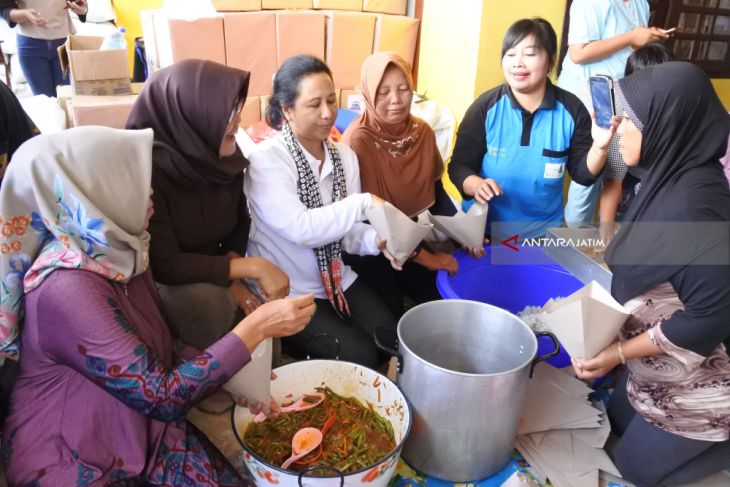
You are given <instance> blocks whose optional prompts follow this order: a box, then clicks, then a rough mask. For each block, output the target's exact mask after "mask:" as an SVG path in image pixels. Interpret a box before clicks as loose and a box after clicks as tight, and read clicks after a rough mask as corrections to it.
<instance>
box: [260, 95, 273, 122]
mask: <svg viewBox="0 0 730 487" xmlns="http://www.w3.org/2000/svg"><path fill="white" fill-rule="evenodd" d="M269 98H271V95H264V96H260V97H259V103H260V107H261V108H260V109H261V120H266V107H267V106H268V105H269Z"/></svg>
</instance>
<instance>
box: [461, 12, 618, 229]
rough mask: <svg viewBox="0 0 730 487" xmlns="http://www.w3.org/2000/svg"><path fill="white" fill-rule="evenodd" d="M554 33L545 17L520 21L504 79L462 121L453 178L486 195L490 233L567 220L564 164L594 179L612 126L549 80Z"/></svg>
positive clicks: (478, 196)
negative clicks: (602, 124) (594, 120)
mask: <svg viewBox="0 0 730 487" xmlns="http://www.w3.org/2000/svg"><path fill="white" fill-rule="evenodd" d="M556 51H557V38H556V35H555V31H554V30H553V28H552V26H551V25H550V23H548V22H547V21H546V20H544V19H540V18H534V19H522V20H518V21H517V22H515V23H514V24H512V26H511V27H510V28H509V30H508V31H507V34H506V35H505V38H504V40H503V43H502V69H503V70H504V76H505V78H506V80H507V82H506V83H504V84H502V85H500V86H498V87H496V88H493V89H491V90H489V91H487V92H486V93H484V94H482V95H481V96H480V97H479V98H477V99H476V101H474V103H472V105H471V106H470V107H469V109H468V110H467V112H466V115H465V116H464V120H463V121H462V123H461V125H460V126H459V131H458V133H457V138H456V146H455V147H454V153H453V155H452V157H451V163H450V164H449V176H450V177H451V180H452V181H453V183H454V184H455V185H456V187H457V188H459V191H461V193H462V196H463V197H464V202H463V207H464V209H465V210H466V209H468V208H469V207H470V206H471V205H472V204H473V201H474V200H476V201H478V202H480V203H484V202H487V201H489V213H488V220H487V229H486V232H485V233H486V234H488V235H491V236H492V237H493V238H506V237H510V236H512V235H515V234H518V235H519V237H520V238H523V237H524V238H534V237H539V236H542V235H545V233H546V232H547V229H548V228H550V227H555V226H560V225H561V223H562V222H563V179H564V176H565V172H566V169H567V171H568V173H570V176H571V177H572V178H573V179H574V180H576V181H578V182H581V183H583V184H592V183H593V181H595V179H596V176H597V175H599V174H600V173H601V171H602V170H603V166H604V164H605V163H606V153H607V148H608V142H609V140H610V136H611V134H612V133H613V129H612V130H603V129H600V128H597V127H596V128H594V130H593V134H592V137H591V118H590V116H589V115H588V111H587V110H586V109H585V107H584V106H583V104H582V103H581V102H580V100H579V99H578V98H577V97H576V96H575V95H573V94H572V93H569V92H567V91H565V90H563V89H561V88H558V87H556V86H553V84H552V83H551V82H550V81H549V80H548V77H547V75H548V72H549V71H550V69H551V68H552V66H553V64H554V63H555V58H556Z"/></svg>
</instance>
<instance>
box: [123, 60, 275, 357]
mask: <svg viewBox="0 0 730 487" xmlns="http://www.w3.org/2000/svg"><path fill="white" fill-rule="evenodd" d="M249 76H250V75H249V73H248V72H246V71H241V70H238V69H233V68H229V67H226V66H223V65H220V64H217V63H214V62H211V61H202V60H187V61H183V62H180V63H177V64H175V65H174V66H171V67H169V68H165V69H162V70H160V71H158V72H156V73H154V74H153V75H152V76H151V77H150V79H149V80H147V82H146V84H145V87H144V89H143V90H142V93H141V94H140V97H139V99H138V100H137V101H136V102H135V104H134V107H133V108H132V112H131V113H130V115H129V119H128V121H127V128H129V129H143V128H152V129H153V130H154V133H155V142H154V150H153V164H154V166H153V173H152V188H153V190H154V195H153V200H154V204H155V214H154V216H153V217H152V219H151V220H150V228H149V231H150V234H151V236H152V243H151V246H150V264H151V266H152V272H153V275H154V278H155V281H157V283H158V287H159V289H160V296H161V298H162V304H163V308H164V311H165V314H166V317H167V320H168V323H169V324H170V326H171V327H172V329H173V332H174V333H175V334H176V335H177V336H178V337H179V338H181V339H182V340H183V341H185V342H187V343H189V344H191V345H194V346H196V347H198V348H205V347H207V346H208V345H210V344H211V343H213V342H214V341H215V340H217V339H218V338H220V337H221V336H222V335H223V334H224V333H225V332H227V331H228V330H229V329H230V328H231V327H232V326H233V324H235V323H236V322H237V321H238V320H239V319H240V317H241V315H242V313H250V312H251V311H253V310H254V309H255V308H256V307H257V306H258V305H259V304H260V303H259V302H258V299H257V297H256V296H254V295H253V294H252V293H251V292H250V291H249V290H248V289H247V288H246V287H245V286H244V285H243V284H242V282H241V279H246V278H248V279H253V280H255V281H256V283H257V284H258V286H259V288H260V290H261V294H262V295H263V298H264V299H267V300H273V299H278V298H282V297H285V296H286V295H287V294H288V293H289V279H288V277H287V276H286V274H284V272H282V271H281V270H280V269H279V268H278V267H277V266H275V265H274V264H272V263H271V262H269V261H267V260H266V259H263V258H261V257H250V258H247V257H241V256H242V255H244V254H245V251H246V245H247V242H248V231H249V225H250V216H249V214H248V209H247V204H246V198H245V196H244V194H243V178H244V169H246V167H247V166H248V160H247V159H246V158H245V157H244V155H243V154H242V153H241V150H240V149H239V148H238V146H237V145H236V140H235V133H236V131H237V129H238V125H239V123H240V111H241V108H242V106H243V104H244V102H245V101H246V94H247V91H248V83H249Z"/></svg>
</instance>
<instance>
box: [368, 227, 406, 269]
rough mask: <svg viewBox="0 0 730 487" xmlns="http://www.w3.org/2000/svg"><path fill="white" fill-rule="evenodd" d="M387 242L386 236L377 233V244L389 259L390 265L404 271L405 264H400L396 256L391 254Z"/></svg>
mask: <svg viewBox="0 0 730 487" xmlns="http://www.w3.org/2000/svg"><path fill="white" fill-rule="evenodd" d="M387 243H388V242H387V240H385V239H384V238H380V236H379V235H375V245H377V246H378V248H379V249H380V251H381V252H382V253H383V256H385V258H386V259H388V262H390V266H391V267H392V268H393V269H395V270H397V271H402V270H403V266H402V265H400V264H398V261H397V260H396V259H395V256H394V255H393V254H391V253H390V252H388V249H387V248H386V244H387Z"/></svg>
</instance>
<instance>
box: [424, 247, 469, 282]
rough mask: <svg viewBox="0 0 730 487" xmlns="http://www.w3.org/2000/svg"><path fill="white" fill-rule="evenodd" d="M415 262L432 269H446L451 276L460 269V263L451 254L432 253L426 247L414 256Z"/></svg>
mask: <svg viewBox="0 0 730 487" xmlns="http://www.w3.org/2000/svg"><path fill="white" fill-rule="evenodd" d="M413 262H415V263H416V264H419V265H422V266H423V267H425V268H426V269H428V270H430V271H440V270H442V269H443V270H445V271H446V272H448V273H449V275H450V276H453V275H454V274H456V272H457V271H458V270H459V264H458V262H456V259H454V257H452V256H451V255H449V254H443V253H438V254H432V253H431V252H429V251H428V250H426V249H421V251H420V252H418V253H417V254H416V256H415V257H414V258H413Z"/></svg>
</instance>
